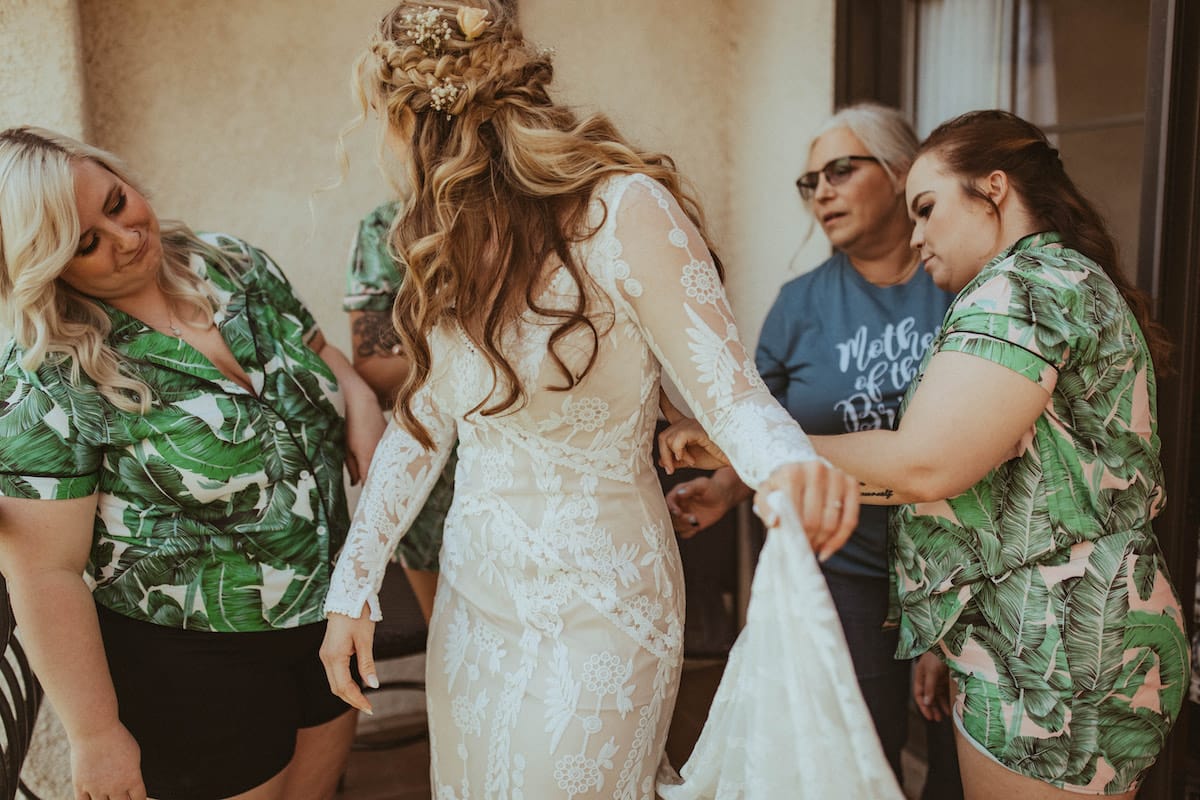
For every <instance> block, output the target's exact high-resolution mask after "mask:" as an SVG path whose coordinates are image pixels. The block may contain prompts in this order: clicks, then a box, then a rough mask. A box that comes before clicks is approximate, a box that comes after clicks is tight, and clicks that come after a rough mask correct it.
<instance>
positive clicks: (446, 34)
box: [404, 6, 450, 56]
mask: <svg viewBox="0 0 1200 800" xmlns="http://www.w3.org/2000/svg"><path fill="white" fill-rule="evenodd" d="M404 24H405V25H406V26H408V37H409V38H410V39H412V40H413V43H414V44H416V45H419V46H420V47H421V49H423V50H424V51H425V52H426V53H428V54H429V55H431V56H435V55H437V54H438V53H439V52H441V49H442V42H443V41H444V40H445V39H449V38H450V23H449V22H447V21H446V20H444V19H442V18H441V15H440V14H439V13H438V10H437V9H436V8H434V7H433V6H425V9H424V10H423V11H411V12H409V13H407V14H405V15H404Z"/></svg>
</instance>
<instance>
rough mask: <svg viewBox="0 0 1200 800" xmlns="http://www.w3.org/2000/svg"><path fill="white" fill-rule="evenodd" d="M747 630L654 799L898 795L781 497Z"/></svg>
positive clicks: (809, 557) (775, 500) (773, 500)
mask: <svg viewBox="0 0 1200 800" xmlns="http://www.w3.org/2000/svg"><path fill="white" fill-rule="evenodd" d="M767 502H768V504H769V505H770V506H771V508H772V509H773V510H774V512H775V513H776V514H778V515H779V519H780V524H779V527H777V528H775V529H773V530H772V531H771V533H770V535H768V536H767V542H766V545H765V546H764V547H763V551H762V556H761V557H760V559H759V562H758V568H757V570H756V574H755V576H754V584H753V586H752V588H751V594H750V607H749V610H748V612H747V620H746V627H745V628H744V629H743V630H742V633H741V635H740V636H739V637H738V640H737V642H735V643H734V646H733V650H732V651H731V652H730V654H729V662H728V664H727V666H726V667H725V674H724V676H723V677H722V678H721V684H720V686H719V687H718V688H717V694H716V697H715V698H714V699H713V704H712V709H711V710H710V712H709V715H708V722H707V723H705V725H704V730H703V731H701V733H700V739H699V741H698V742H697V743H696V748H695V750H693V751H692V756H691V758H690V759H688V762H687V764H685V765H684V766H683V769H682V770H681V771H680V772H681V774H682V781H681V782H679V779H675V782H671V781H669V780H668V781H660V783H659V786H658V792H659V794H660V795H661V796H662V797H663V798H664V800H778V798H781V797H788V798H796V799H797V800H803V799H804V798H829V797H859V798H870V799H871V800H893V799H894V800H903V797H904V795H903V794H902V793H901V791H900V787H899V786H898V785H897V783H896V779H895V776H894V775H893V773H892V770H891V768H890V767H889V766H888V762H887V759H886V758H885V757H884V754H883V748H882V747H881V746H880V744H879V739H878V737H877V736H876V734H875V727H874V725H873V724H872V722H871V717H870V715H869V714H868V712H867V707H866V704H865V703H864V702H863V699H862V694H861V692H860V691H859V688H858V682H857V681H856V680H855V677H854V667H853V665H852V664H851V662H850V653H849V651H848V650H847V649H846V640H845V637H844V636H843V634H842V628H841V624H840V623H839V622H838V617H837V613H836V611H835V610H834V606H833V600H832V599H831V598H830V596H829V590H828V589H827V588H826V587H825V580H824V578H823V577H822V575H821V570H820V568H819V567H818V566H817V562H816V559H815V558H814V557H813V553H812V549H811V548H810V547H809V544H808V538H807V537H806V536H805V534H804V529H803V528H802V527H801V525H800V521H799V519H798V518H797V517H796V513H795V511H794V510H793V506H792V503H791V502H790V501H789V500H788V499H787V497H786V495H784V494H783V493H782V492H774V493H773V494H771V495H770V496H769V497H768V498H767Z"/></svg>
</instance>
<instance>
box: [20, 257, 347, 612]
mask: <svg viewBox="0 0 1200 800" xmlns="http://www.w3.org/2000/svg"><path fill="white" fill-rule="evenodd" d="M202 238H204V239H205V241H206V242H207V243H208V244H210V245H212V246H214V247H216V248H218V249H220V250H223V251H225V252H227V253H229V254H231V257H230V258H229V259H228V260H227V261H228V263H224V262H225V261H226V260H225V259H219V258H209V259H206V258H202V257H201V256H200V255H194V256H193V257H192V259H191V264H192V267H193V268H194V269H195V270H196V271H197V273H198V274H200V275H201V276H202V277H204V278H205V279H206V280H207V281H208V282H209V284H210V285H211V286H212V287H213V289H214V290H215V292H216V294H217V296H218V299H219V300H220V301H221V308H220V310H219V311H217V312H216V314H215V315H214V319H215V321H216V323H217V327H218V330H219V331H220V333H221V337H222V338H223V339H224V340H225V343H226V344H227V345H228V346H229V350H230V352H231V353H232V354H233V356H234V358H236V359H237V361H238V363H239V364H240V365H241V367H242V369H243V370H244V371H245V372H246V375H247V377H249V378H250V381H251V384H252V385H253V386H254V388H255V390H256V391H255V393H253V394H252V393H250V392H248V391H246V389H244V388H243V387H242V386H240V385H239V384H238V383H236V382H235V381H232V380H230V379H229V378H227V377H225V375H223V374H222V373H221V372H220V371H219V370H218V369H217V368H216V367H215V366H213V364H212V363H211V362H210V361H209V360H208V359H207V358H206V357H204V356H203V355H202V354H201V353H200V352H199V351H197V350H195V349H194V348H193V347H192V346H191V345H189V344H187V343H186V342H184V341H183V340H181V339H177V338H174V337H171V336H166V335H164V334H162V333H159V332H157V331H155V330H152V329H151V328H149V327H147V326H146V325H144V324H143V323H142V322H140V321H139V320H137V319H135V318H134V317H132V316H129V315H128V314H125V313H123V312H121V311H119V310H117V309H115V308H113V307H111V306H108V305H107V304H104V303H101V306H102V307H104V309H105V310H106V311H107V312H108V315H109V318H110V320H111V322H112V330H111V332H110V334H109V336H108V343H109V344H110V345H111V346H112V347H113V348H115V349H116V350H117V351H118V352H119V353H120V355H121V357H122V363H123V364H124V365H125V366H126V367H127V368H128V369H129V370H130V372H131V374H132V375H133V376H135V377H137V378H138V379H140V380H142V381H143V382H145V383H146V384H147V385H148V386H149V387H150V388H151V391H152V402H151V408H150V410H149V412H148V413H146V414H144V415H143V414H140V413H136V412H126V411H122V410H120V409H118V408H116V407H115V406H113V405H112V404H111V403H109V402H108V401H107V400H106V399H104V397H103V396H101V395H100V393H99V392H98V391H97V389H96V387H95V384H93V383H92V382H91V380H90V379H89V378H88V377H87V376H86V375H85V374H83V373H82V372H80V373H79V374H78V375H77V376H74V375H72V374H71V372H72V370H71V367H72V364H71V363H70V362H69V361H67V360H66V359H64V358H61V357H59V358H56V357H55V356H53V355H51V356H50V357H48V359H47V361H46V363H44V364H42V366H41V367H39V368H38V369H36V370H26V369H24V368H23V367H22V366H21V364H20V357H21V351H20V349H19V348H18V347H17V346H16V345H15V344H12V343H10V344H9V345H8V346H7V347H6V348H5V350H4V352H3V354H2V355H0V358H2V363H3V371H2V372H0V494H3V495H5V496H7V497H20V498H29V499H45V500H58V499H70V498H78V497H87V496H89V495H92V494H97V510H96V519H95V522H94V525H93V540H92V549H91V553H90V556H89V564H88V577H89V578H90V580H91V582H92V583H93V584H94V598H95V600H96V602H98V603H99V604H101V605H102V606H104V607H105V608H108V609H110V610H112V611H115V612H117V613H119V614H123V615H124V616H126V617H129V618H131V619H134V620H139V621H142V622H151V623H156V624H159V625H164V626H169V627H174V628H182V629H187V630H196V631H219V632H244V631H270V630H274V629H280V628H294V627H298V626H301V625H311V624H315V623H320V622H323V621H324V615H323V614H322V609H321V606H322V603H323V602H324V599H325V594H326V592H327V591H328V589H329V576H330V570H331V568H332V563H333V558H334V556H336V555H337V551H338V549H339V548H340V547H341V545H342V542H343V540H344V539H345V536H346V531H347V530H348V528H349V518H348V515H347V510H346V497H345V491H344V489H343V473H342V469H343V464H344V459H345V425H344V423H343V420H342V416H341V412H340V408H341V405H342V399H341V394H340V391H339V389H338V386H337V381H336V378H335V377H334V375H333V373H332V372H331V371H330V370H329V367H328V366H327V365H326V364H325V362H324V361H323V360H322V359H321V357H320V356H319V355H317V354H316V353H314V352H313V350H312V349H311V348H310V347H309V346H308V344H307V342H308V341H310V340H311V339H312V337H313V336H315V335H316V334H317V332H318V329H317V325H316V322H315V320H314V319H313V317H312V314H310V313H309V311H308V309H307V308H305V306H304V304H303V303H302V302H301V301H300V300H299V299H298V298H297V297H296V295H295V293H294V292H293V291H292V288H291V286H290V285H289V284H288V282H287V279H286V278H284V276H283V274H282V273H281V272H280V271H279V269H278V267H276V266H275V264H274V263H273V262H272V261H271V260H270V259H269V258H268V257H267V256H266V254H264V253H263V252H261V251H260V250H257V249H255V248H253V247H251V246H249V245H247V244H245V243H244V242H241V241H239V240H237V239H234V238H232V237H228V236H221V235H209V236H205V237H202Z"/></svg>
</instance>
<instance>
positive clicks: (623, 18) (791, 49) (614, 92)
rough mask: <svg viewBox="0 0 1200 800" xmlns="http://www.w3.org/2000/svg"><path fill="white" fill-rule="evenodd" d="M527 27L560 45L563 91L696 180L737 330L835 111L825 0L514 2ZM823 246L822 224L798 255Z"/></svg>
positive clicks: (791, 245) (829, 7)
mask: <svg viewBox="0 0 1200 800" xmlns="http://www.w3.org/2000/svg"><path fill="white" fill-rule="evenodd" d="M520 8H521V19H522V24H523V27H524V30H525V34H526V36H528V37H529V38H531V39H533V40H534V41H536V42H538V43H539V44H542V45H546V46H552V47H554V48H555V49H556V50H557V51H558V55H557V57H556V59H555V67H556V71H555V83H556V84H557V85H558V87H559V95H558V96H559V98H560V99H561V100H564V101H566V102H568V103H570V104H572V105H576V106H578V107H580V108H581V109H583V110H601V111H604V112H605V113H607V114H609V115H610V116H611V117H612V118H613V120H614V121H615V122H616V123H617V124H618V125H619V126H620V127H621V129H622V130H623V131H624V132H625V133H626V134H627V135H629V136H630V138H632V139H633V140H634V141H635V142H637V143H638V144H639V145H641V146H642V147H645V148H648V149H653V150H662V151H665V152H667V153H669V154H671V155H672V156H673V157H674V158H675V160H676V162H677V163H678V165H679V167H680V169H681V170H682V172H683V173H684V175H685V176H687V177H688V178H689V179H691V181H692V182H693V184H694V185H695V186H696V189H697V191H698V194H699V196H700V200H701V203H702V204H703V206H704V209H705V212H706V213H707V215H708V218H709V222H710V225H711V227H712V232H713V234H714V237H715V239H716V244H717V247H718V249H719V250H720V253H721V256H722V258H723V259H724V261H725V265H726V269H727V273H728V274H727V283H728V286H729V291H730V295H731V297H732V300H733V305H734V311H735V313H736V315H737V318H738V320H739V324H740V328H741V331H742V334H743V337H744V338H745V339H746V340H747V341H748V342H750V343H752V342H754V341H756V340H757V338H758V331H759V327H760V326H761V324H762V319H763V317H764V316H765V315H766V312H767V309H768V307H769V306H770V304H771V302H772V301H773V300H774V298H775V293H776V291H777V290H778V288H779V285H780V284H781V283H783V282H784V281H785V280H787V279H788V278H790V277H792V276H793V275H795V274H797V272H796V271H794V270H789V269H788V264H789V263H790V262H791V261H792V258H793V256H794V255H796V251H797V248H798V247H799V245H800V243H801V241H802V240H803V239H804V234H805V232H806V231H808V229H809V227H810V226H809V223H808V219H807V217H806V216H805V213H804V211H803V209H802V208H801V206H800V202H799V199H798V197H797V196H796V190H795V186H794V181H795V178H796V176H797V175H798V174H800V172H801V167H802V166H803V164H804V161H805V153H804V148H805V143H806V141H807V137H808V132H809V131H810V130H811V129H812V128H814V127H815V126H816V124H817V123H818V122H819V121H821V120H822V119H823V118H824V117H825V116H827V115H828V114H829V112H830V110H831V109H832V103H833V3H832V2H830V1H829V0H654V1H653V2H647V0H605V1H604V2H594V0H520ZM826 255H828V245H827V244H826V243H825V240H824V237H822V236H821V235H820V233H819V232H817V233H816V235H815V236H813V237H812V239H811V240H810V242H809V245H808V247H807V249H805V250H804V251H803V252H802V253H800V254H799V255H798V257H797V258H796V263H797V265H799V266H800V267H802V268H804V269H807V268H808V267H811V266H814V265H815V264H816V263H817V262H818V261H819V260H820V259H821V258H823V257H824V256H826Z"/></svg>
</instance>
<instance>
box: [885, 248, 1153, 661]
mask: <svg viewBox="0 0 1200 800" xmlns="http://www.w3.org/2000/svg"><path fill="white" fill-rule="evenodd" d="M943 351H959V352H963V353H969V354H972V355H976V356H979V357H981V358H985V359H987V360H989V361H993V362H995V363H997V364H1001V365H1003V366H1005V367H1008V368H1009V369H1011V370H1013V371H1015V372H1017V373H1019V374H1021V375H1024V376H1025V377H1027V378H1028V379H1029V380H1031V381H1035V382H1037V383H1039V384H1040V385H1041V386H1043V387H1044V388H1045V389H1046V390H1047V391H1049V392H1050V399H1049V402H1048V403H1047V405H1046V408H1045V411H1044V412H1043V413H1042V415H1041V416H1040V417H1039V418H1038V419H1037V421H1036V422H1035V423H1034V425H1033V428H1032V429H1031V430H1030V431H1029V432H1028V433H1027V434H1026V435H1025V436H1024V437H1023V438H1022V440H1021V442H1020V443H1019V445H1018V446H1017V448H1015V449H1014V452H1013V453H1012V457H1011V458H1010V459H1009V460H1007V461H1005V462H1004V463H1002V464H1000V465H999V466H997V467H996V468H995V469H993V470H992V471H991V472H990V473H988V474H987V475H986V476H985V477H984V478H983V479H982V480H981V481H979V483H977V484H976V485H975V486H973V487H972V488H971V489H969V490H968V491H966V492H964V493H963V494H961V495H959V496H957V497H953V498H950V499H949V500H945V501H939V502H934V503H922V504H916V505H906V506H901V507H899V508H898V509H897V512H896V514H895V515H894V517H893V519H892V524H891V531H892V534H891V544H890V547H891V556H892V564H893V569H894V575H893V578H894V580H895V582H896V588H897V595H898V610H899V612H900V615H899V621H900V627H901V635H900V646H899V650H898V651H897V656H898V657H903V658H908V657H911V656H914V655H917V654H919V653H922V652H924V651H926V650H928V649H929V648H930V647H932V646H933V645H934V644H935V643H936V642H938V641H939V640H941V639H943V638H944V637H947V635H949V634H951V633H956V634H965V631H963V630H956V629H955V626H956V623H957V622H958V621H959V618H960V615H961V614H962V613H963V610H964V608H965V607H967V606H969V605H974V607H975V610H977V611H979V612H980V613H981V614H982V616H983V618H984V619H986V620H987V621H988V622H987V624H988V626H989V627H993V628H995V629H996V630H998V631H1000V632H1001V634H1002V635H1004V636H1007V637H1010V638H1011V637H1017V638H1020V636H1021V633H1020V631H1021V626H1020V622H1021V620H1022V618H1038V619H1042V618H1044V616H1045V613H1046V611H1047V609H1046V608H1044V607H1043V603H1044V602H1049V598H1048V596H1047V595H1046V593H1045V591H1044V590H1045V589H1046V587H1045V586H1044V585H1043V584H1045V583H1047V582H1048V583H1053V582H1054V578H1053V574H1054V572H1053V569H1052V568H1054V567H1057V566H1061V565H1064V564H1066V563H1067V562H1068V561H1072V563H1074V561H1077V560H1079V558H1080V557H1082V556H1084V554H1085V553H1090V554H1091V555H1090V556H1088V557H1087V558H1084V562H1085V563H1081V564H1080V568H1081V569H1085V568H1086V569H1087V570H1104V569H1107V566H1106V564H1107V562H1104V561H1102V560H1101V555H1102V554H1104V553H1107V551H1108V550H1109V549H1110V547H1115V548H1116V550H1117V552H1116V553H1115V556H1116V557H1117V559H1118V560H1120V558H1121V556H1122V555H1123V554H1128V553H1136V554H1139V555H1147V556H1150V557H1149V558H1143V559H1140V560H1139V562H1138V563H1139V564H1140V565H1141V566H1140V570H1141V573H1142V574H1141V575H1140V583H1142V584H1146V591H1147V593H1149V590H1150V587H1151V586H1152V585H1153V581H1154V580H1155V575H1156V574H1157V571H1165V565H1164V564H1163V560H1162V557H1161V555H1159V552H1158V545H1157V542H1156V540H1155V537H1154V534H1153V531H1152V530H1151V525H1150V521H1151V520H1152V519H1153V518H1154V517H1155V516H1156V515H1157V514H1158V512H1159V511H1160V510H1161V509H1162V506H1163V502H1164V496H1163V488H1162V483H1163V477H1162V467H1161V465H1160V463H1159V458H1158V452H1159V438H1158V433H1157V424H1156V422H1155V383H1154V380H1153V366H1152V364H1151V361H1150V356H1149V352H1148V350H1147V347H1146V343H1145V341H1144V339H1143V337H1142V333H1141V330H1140V329H1139V327H1138V325H1137V323H1136V321H1135V319H1134V317H1133V315H1132V313H1131V312H1130V311H1129V308H1128V306H1127V305H1126V303H1125V301H1124V299H1123V298H1122V297H1121V294H1120V292H1119V290H1118V289H1117V288H1116V286H1115V285H1114V284H1113V283H1112V281H1111V280H1110V279H1109V278H1108V276H1107V275H1106V274H1105V273H1104V271H1103V270H1102V269H1100V268H1099V267H1098V266H1097V265H1096V264H1095V263H1094V262H1093V261H1091V260H1090V259H1088V258H1087V257H1085V256H1083V255H1082V254H1080V253H1078V252H1076V251H1074V250H1071V249H1069V248H1067V247H1065V246H1063V245H1062V244H1061V237H1059V236H1058V235H1057V234H1054V233H1043V234H1035V235H1033V236H1030V237H1026V238H1025V239H1022V240H1021V241H1020V242H1018V243H1017V244H1016V245H1015V246H1014V247H1013V248H1012V249H1011V250H1010V251H1009V252H1007V253H1004V254H1002V255H1001V256H998V257H997V258H995V259H994V260H993V261H991V262H990V263H989V264H987V265H986V266H985V267H984V268H983V270H982V271H981V272H980V274H979V275H977V276H976V277H975V278H974V279H973V280H972V281H971V282H970V283H968V284H967V286H965V287H964V288H963V290H962V291H961V292H960V293H959V295H958V297H957V298H956V299H955V300H954V302H953V304H952V305H951V306H950V309H949V311H948V312H947V314H946V319H945V321H944V323H943V325H942V328H941V330H940V331H939V333H938V335H937V337H936V339H935V341H934V343H933V345H932V347H931V348H930V351H929V354H928V355H927V356H926V359H925V364H924V365H923V366H922V368H921V373H922V374H923V373H924V370H925V366H927V365H928V362H929V358H930V357H932V355H933V354H935V353H938V352H943ZM919 381H920V377H919V376H918V379H917V381H914V383H913V385H912V387H910V389H909V397H911V395H912V391H913V390H914V389H915V387H916V386H917V384H918V383H919ZM901 413H903V409H902V412H901ZM979 424H980V425H986V424H987V420H982V419H981V420H979ZM1085 542H1088V543H1093V545H1095V546H1094V547H1089V548H1087V549H1086V550H1080V549H1078V548H1077V547H1076V546H1077V545H1080V543H1085ZM1072 554H1074V558H1072ZM1039 568H1040V569H1041V571H1040V572H1039V571H1038V570H1039ZM1046 570H1049V571H1046ZM1030 571H1034V572H1037V573H1038V576H1039V577H1038V579H1037V580H1036V581H1035V583H1037V584H1039V585H1042V588H1043V591H1030V590H1029V581H1028V580H1026V578H1027V577H1029V575H1031V574H1033V573H1031V572H1030ZM1045 576H1049V577H1045ZM1043 578H1045V580H1043ZM896 610H897V608H896V607H894V608H893V612H895V611H896ZM1058 610H1059V611H1061V609H1058ZM1076 611H1077V612H1078V614H1091V615H1093V616H1094V615H1098V614H1099V615H1103V614H1104V613H1106V611H1105V608H1104V606H1103V604H1100V605H1099V606H1098V607H1097V606H1092V607H1080V608H1079V609H1076ZM1078 614H1077V616H1076V617H1075V619H1074V620H1073V624H1074V625H1075V626H1077V627H1079V626H1081V625H1082V620H1081V618H1080V617H1079V616H1078ZM978 622H979V620H978V619H975V620H973V623H975V624H977V623H978ZM1091 624H1098V620H1092V622H1091ZM959 628H962V626H959ZM1027 644H1033V643H1027ZM1019 646H1020V643H1018V647H1019Z"/></svg>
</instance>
